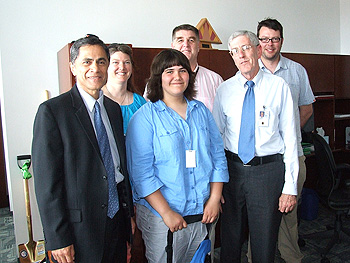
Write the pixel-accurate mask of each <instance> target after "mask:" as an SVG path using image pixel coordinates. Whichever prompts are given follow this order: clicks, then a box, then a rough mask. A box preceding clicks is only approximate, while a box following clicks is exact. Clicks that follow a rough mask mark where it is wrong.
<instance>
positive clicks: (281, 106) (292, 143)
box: [213, 70, 299, 195]
mask: <svg viewBox="0 0 350 263" xmlns="http://www.w3.org/2000/svg"><path fill="white" fill-rule="evenodd" d="M253 81H254V83H255V86H254V93H255V116H256V117H255V156H267V155H272V154H277V153H280V154H283V160H284V163H285V167H286V169H285V184H284V187H283V191H282V193H284V194H291V195H297V179H298V171H299V164H298V153H297V137H296V132H295V118H294V110H293V100H292V96H291V93H290V90H289V87H288V84H287V83H286V82H285V81H284V80H283V79H282V78H280V77H277V76H274V75H272V74H268V73H264V72H263V71H262V70H260V71H259V73H258V74H257V75H256V76H255V78H254V79H253ZM246 82H247V79H246V78H245V77H244V76H243V75H242V74H241V73H240V72H237V74H236V75H235V76H233V77H232V78H230V79H228V80H226V81H225V82H223V83H222V84H221V85H220V86H219V88H218V89H217V93H216V97H215V100H214V108H213V116H214V119H215V121H216V124H217V125H218V128H219V131H220V133H221V135H222V138H223V140H224V146H225V149H227V150H229V151H231V152H233V153H236V154H237V153H238V139H239V132H240V126H241V115H242V106H243V100H244V96H245V93H246V90H247V85H246V84H245V83H246ZM261 112H264V116H265V118H264V119H262V118H261V117H260V113H261Z"/></svg>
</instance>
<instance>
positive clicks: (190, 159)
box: [186, 150, 196, 168]
mask: <svg viewBox="0 0 350 263" xmlns="http://www.w3.org/2000/svg"><path fill="white" fill-rule="evenodd" d="M194 167H196V151H195V150H186V168H194Z"/></svg>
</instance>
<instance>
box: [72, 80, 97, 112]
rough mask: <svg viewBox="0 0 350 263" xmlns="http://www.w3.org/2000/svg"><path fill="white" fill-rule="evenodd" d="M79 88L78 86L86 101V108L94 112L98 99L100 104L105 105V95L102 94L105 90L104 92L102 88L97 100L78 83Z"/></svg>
mask: <svg viewBox="0 0 350 263" xmlns="http://www.w3.org/2000/svg"><path fill="white" fill-rule="evenodd" d="M77 88H78V91H79V93H80V95H81V97H82V98H83V101H84V103H85V106H86V108H87V109H88V110H89V111H90V112H93V110H94V106H95V103H96V101H98V102H99V104H100V105H103V96H102V95H103V92H102V90H100V93H99V98H98V99H97V100H95V99H94V98H93V97H92V96H91V95H90V94H89V93H87V92H86V91H85V90H83V89H82V88H80V87H79V86H78V85H77Z"/></svg>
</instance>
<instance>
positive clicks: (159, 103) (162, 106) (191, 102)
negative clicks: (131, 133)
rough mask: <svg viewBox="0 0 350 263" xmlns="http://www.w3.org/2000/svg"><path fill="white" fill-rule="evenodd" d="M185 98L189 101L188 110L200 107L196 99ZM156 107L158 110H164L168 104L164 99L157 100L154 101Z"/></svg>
mask: <svg viewBox="0 0 350 263" xmlns="http://www.w3.org/2000/svg"><path fill="white" fill-rule="evenodd" d="M185 100H186V101H187V107H188V108H187V111H192V110H193V109H194V108H195V107H198V103H197V101H196V100H188V99H187V98H186V97H185ZM153 104H154V107H155V109H156V110H157V111H164V110H166V107H167V106H166V104H165V103H164V101H162V100H157V101H156V102H154V103H153Z"/></svg>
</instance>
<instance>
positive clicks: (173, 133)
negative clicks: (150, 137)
mask: <svg viewBox="0 0 350 263" xmlns="http://www.w3.org/2000/svg"><path fill="white" fill-rule="evenodd" d="M155 136H156V138H155V140H156V141H157V143H156V144H155V149H154V153H155V159H156V162H157V161H160V162H162V163H163V164H164V163H168V164H169V165H170V166H173V165H174V164H175V163H177V164H178V161H179V158H180V156H179V155H180V154H181V149H183V148H184V141H183V139H182V136H181V134H180V132H179V131H178V129H176V128H175V127H164V128H163V127H162V128H160V129H158V130H157V133H156V134H155Z"/></svg>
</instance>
